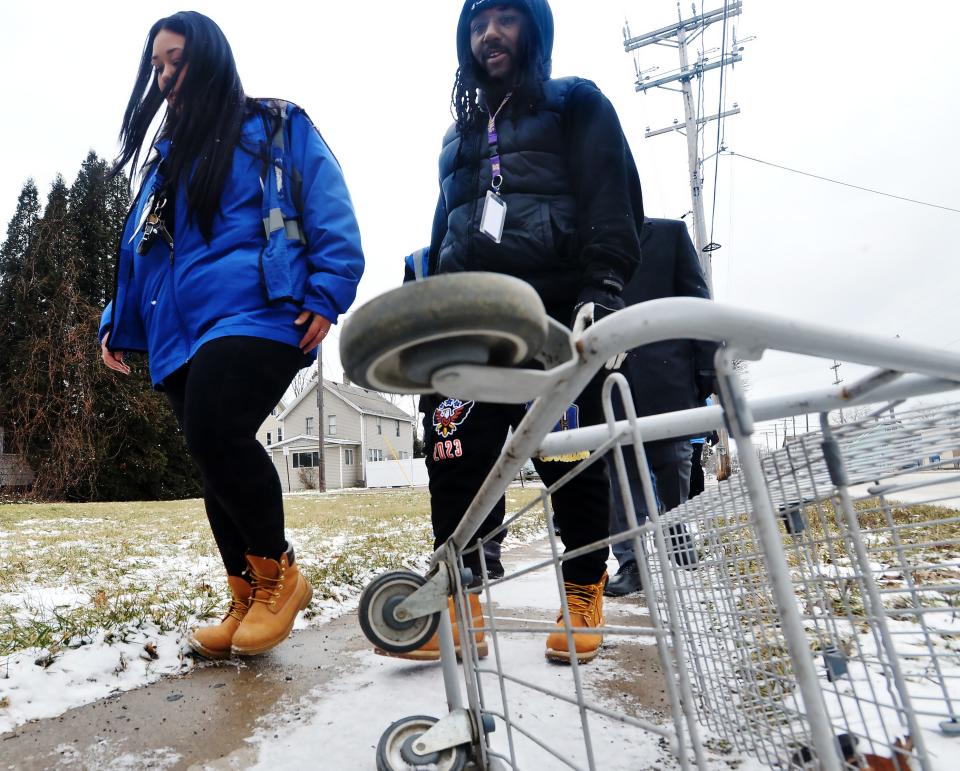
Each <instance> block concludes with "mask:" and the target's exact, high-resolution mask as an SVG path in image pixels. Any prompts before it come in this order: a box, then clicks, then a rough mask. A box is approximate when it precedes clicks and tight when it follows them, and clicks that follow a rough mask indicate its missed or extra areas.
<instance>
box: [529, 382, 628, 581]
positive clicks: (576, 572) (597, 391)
mask: <svg viewBox="0 0 960 771" xmlns="http://www.w3.org/2000/svg"><path fill="white" fill-rule="evenodd" d="M604 375H606V372H605V371H603V372H602V373H600V374H598V375H597V376H596V377H594V379H593V380H592V381H590V384H589V385H588V386H587V387H586V388H585V389H584V390H583V393H582V394H580V396H579V397H578V398H577V400H576V402H575V403H576V405H577V408H578V424H579V425H581V426H591V425H596V424H598V423H604V422H605V421H604V419H603V409H602V406H601V388H602V386H603V378H604ZM534 465H535V466H536V467H537V473H539V474H540V477H541V478H542V479H543V482H544V484H546V485H547V486H548V487H549V486H550V485H552V484H553V483H554V482H556V481H557V480H558V479H560V477H562V476H563V475H564V474H566V473H567V472H568V471H569V470H570V469H571V468H572V467H573V465H575V464H572V463H565V462H562V461H543V460H540V459H534ZM551 504H552V505H553V511H554V517H555V518H556V522H557V525H559V527H560V534H561V536H560V537H561V539H562V540H563V545H564V547H565V548H566V549H567V550H568V551H571V550H573V549H578V548H580V547H581V546H586V545H587V544H589V543H593V542H594V541H601V540H603V539H604V538H606V537H607V536H608V535H609V533H610V478H609V476H608V475H607V464H606V463H605V462H603V461H600V462H597V463H594V464H593V465H592V466H590V468H588V469H586V470H585V471H583V472H582V473H581V474H580V475H578V476H577V477H575V478H574V479H573V480H572V481H570V482H568V483H567V484H565V485H564V486H563V487H561V488H560V489H559V490H557V492H556V493H554V494H553V497H552V499H551ZM609 553H610V550H609V548H608V547H606V546H602V547H600V548H599V549H595V550H594V551H591V552H588V553H587V554H584V555H582V556H580V557H577V558H575V559H572V560H570V561H569V562H564V563H563V577H564V579H565V580H567V581H570V582H572V583H575V584H595V583H596V582H597V581H599V580H600V579H601V578H602V577H603V574H604V571H606V569H607V556H608V555H609Z"/></svg>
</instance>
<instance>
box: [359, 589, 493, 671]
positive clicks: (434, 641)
mask: <svg viewBox="0 0 960 771" xmlns="http://www.w3.org/2000/svg"><path fill="white" fill-rule="evenodd" d="M467 597H468V598H469V601H470V602H469V605H470V615H471V617H472V619H473V620H472V621H471V626H483V608H481V607H480V597H479V596H477V595H476V594H468V595H467ZM447 610H448V611H449V613H450V621H451V623H452V624H453V647H454V649H455V650H456V652H457V658H460V630H459V628H458V627H459V625H458V624H457V614H456V611H455V610H454V609H453V598H452V597H451V598H450V599H449V600H447ZM473 639H474V641H475V642H476V646H477V656H478V657H479V658H481V659H483V658H486V657H487V641H486V640H484V639H483V632H474V635H473ZM373 652H374V653H378V654H380V655H381V656H392V657H393V658H397V659H410V660H411V661H438V660H439V659H440V631H439V630H437V631H436V632H434V633H433V637H431V638H430V639H429V640H427V641H426V642H425V643H424V644H423V645H421V646H420V647H419V648H417V649H416V650H414V651H410V652H408V653H391V652H390V651H385V650H383V649H382V648H374V649H373Z"/></svg>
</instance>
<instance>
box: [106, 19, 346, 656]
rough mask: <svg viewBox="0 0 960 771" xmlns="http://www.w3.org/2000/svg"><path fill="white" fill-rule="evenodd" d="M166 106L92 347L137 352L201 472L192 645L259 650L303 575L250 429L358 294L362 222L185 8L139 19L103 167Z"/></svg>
mask: <svg viewBox="0 0 960 771" xmlns="http://www.w3.org/2000/svg"><path fill="white" fill-rule="evenodd" d="M164 103H166V114H165V116H164V119H163V122H162V124H161V127H160V130H159V132H158V137H157V138H156V139H157V141H155V142H154V144H153V151H152V152H151V153H150V155H149V157H148V158H147V160H146V162H145V163H144V164H143V165H142V167H141V169H140V171H141V175H140V176H141V183H140V188H139V192H138V193H137V195H136V198H135V201H134V204H133V206H132V207H131V210H130V213H129V215H128V218H127V223H126V226H125V228H124V232H123V236H122V238H121V242H120V248H119V251H118V255H117V276H116V288H115V293H114V297H113V301H112V302H111V303H110V304H109V305H108V306H107V308H106V309H105V311H104V314H103V318H102V320H101V326H100V339H101V349H102V350H101V353H102V358H103V361H104V363H105V364H106V365H107V366H108V367H110V368H111V369H113V370H115V371H117V372H120V373H124V374H127V373H129V371H130V370H129V368H128V366H127V365H126V364H125V363H124V360H123V359H124V353H125V352H128V351H143V352H146V353H147V354H149V360H150V372H151V377H152V380H153V384H154V386H155V387H156V388H157V389H159V390H162V391H164V392H165V393H166V395H167V397H168V399H169V400H170V404H171V406H172V407H173V410H174V412H175V414H176V416H177V419H178V421H179V423H180V426H181V428H182V430H183V432H184V435H185V436H186V440H187V446H188V448H189V450H190V453H191V455H192V456H193V458H194V460H195V461H196V462H197V465H198V466H199V468H200V471H201V474H202V476H203V482H204V503H205V505H206V511H207V516H208V518H209V521H210V527H211V529H212V530H213V536H214V539H215V540H216V543H217V547H218V549H219V551H220V554H221V556H222V557H223V562H224V566H225V567H226V570H227V576H228V584H229V586H230V590H231V595H232V599H231V603H230V607H229V611H228V612H227V615H226V616H225V617H224V619H223V621H222V622H221V623H219V624H215V625H212V626H206V627H201V628H199V629H196V630H194V631H193V633H192V635H191V638H190V645H191V647H192V648H193V649H194V650H195V651H197V652H198V653H200V654H201V655H203V656H206V657H210V658H225V657H227V656H229V655H230V654H231V652H232V653H233V654H238V655H254V654H257V653H262V652H263V651H266V650H269V649H270V648H272V647H274V646H275V645H277V644H278V643H280V642H281V641H283V640H284V639H286V637H287V636H288V635H289V634H290V629H291V628H292V626H293V622H294V619H295V617H296V615H297V613H298V612H299V611H300V610H301V609H303V608H305V607H306V605H307V603H308V602H309V601H310V598H311V596H312V589H311V588H310V585H309V583H308V582H307V580H306V578H305V577H304V576H302V575H301V574H300V572H299V570H298V567H297V563H296V561H295V559H294V552H293V548H292V547H290V545H289V544H288V543H287V541H286V539H285V537H284V523H283V502H282V495H281V486H280V480H279V478H278V476H277V473H276V470H275V469H274V466H273V463H272V462H271V460H270V457H269V456H268V455H267V453H266V451H265V450H264V449H263V447H262V446H261V445H260V444H259V442H258V441H257V440H256V431H257V429H258V428H259V426H260V425H261V424H262V423H263V421H264V419H265V418H266V416H267V415H268V414H269V412H270V410H271V409H272V408H273V407H274V406H275V405H276V404H277V403H278V402H279V401H280V398H281V397H282V395H283V393H284V392H285V391H286V389H287V387H288V385H289V383H290V381H291V379H292V378H293V376H294V374H295V373H296V372H297V371H298V370H299V369H301V368H302V367H305V366H307V365H309V363H310V362H311V361H312V360H313V359H314V358H315V357H316V348H317V346H318V345H319V343H320V342H321V341H322V340H323V338H324V336H325V335H326V334H327V331H328V330H329V328H330V325H331V324H332V323H334V322H336V320H337V318H338V316H339V315H340V314H342V313H344V312H345V311H346V310H347V309H348V308H349V307H350V304H351V303H352V302H353V300H354V297H355V295H356V287H357V283H358V282H359V280H360V276H361V274H362V273H363V253H362V251H361V247H360V234H359V231H358V228H357V222H356V218H355V216H354V212H353V208H352V205H351V203H350V196H349V193H348V192H347V188H346V184H345V183H344V180H343V175H342V173H341V170H340V167H339V165H338V163H337V161H336V159H335V158H334V156H333V154H332V153H331V152H330V150H329V148H328V147H327V146H326V144H325V143H324V141H323V139H322V138H321V137H320V135H319V133H318V132H317V130H316V129H315V128H314V126H313V124H312V123H311V122H310V119H309V118H308V117H307V116H306V114H305V113H304V112H303V111H302V110H301V109H299V108H298V107H296V106H294V105H288V104H286V103H282V102H279V103H278V102H267V101H257V100H254V99H251V98H249V97H247V96H245V94H244V92H243V87H242V86H241V84H240V78H239V77H238V75H237V69H236V64H235V62H234V59H233V54H232V52H231V50H230V45H229V43H228V42H227V40H226V38H225V37H224V35H223V32H222V31H221V30H220V28H219V27H218V26H217V25H216V24H215V23H214V22H213V21H212V20H211V19H209V18H207V17H206V16H203V15H201V14H199V13H195V12H184V13H177V14H175V15H173V16H170V17H168V18H164V19H160V20H159V21H158V22H156V23H155V24H154V25H153V27H152V28H151V30H150V34H149V36H148V38H147V42H146V46H145V47H144V52H143V55H142V57H141V61H140V68H139V72H138V75H137V80H136V84H135V86H134V89H133V93H132V95H131V97H130V100H129V103H128V105H127V109H126V112H125V114H124V118H123V126H122V129H121V133H120V138H121V145H122V147H121V151H120V155H119V158H118V159H117V163H116V165H115V167H114V173H120V172H121V171H122V170H123V169H125V168H127V167H129V169H130V177H131V181H132V179H133V176H134V173H135V170H136V168H137V163H138V158H139V155H140V151H141V148H142V147H143V144H144V140H145V139H146V134H147V131H148V129H149V127H150V124H151V121H152V120H153V119H154V116H155V115H156V113H157V111H158V110H159V109H160V108H161V107H162V106H163V105H164Z"/></svg>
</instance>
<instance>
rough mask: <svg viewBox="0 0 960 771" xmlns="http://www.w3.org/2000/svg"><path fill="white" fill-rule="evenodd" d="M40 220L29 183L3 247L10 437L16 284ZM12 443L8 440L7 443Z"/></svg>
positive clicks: (0, 382)
mask: <svg viewBox="0 0 960 771" xmlns="http://www.w3.org/2000/svg"><path fill="white" fill-rule="evenodd" d="M39 217H40V197H39V194H38V192H37V186H36V185H35V184H34V182H33V180H32V179H28V180H27V181H26V183H25V184H24V186H23V188H22V189H21V191H20V196H19V197H18V198H17V209H16V211H15V212H14V215H13V219H11V220H10V223H9V225H8V226H7V237H6V239H5V240H4V242H3V246H0V351H3V352H4V355H2V356H0V429H6V431H7V435H8V436H9V435H10V433H11V430H12V427H11V426H10V425H9V424H8V419H7V416H6V414H5V412H4V399H3V398H2V395H3V389H4V385H5V384H6V382H7V375H8V372H9V369H10V366H11V359H10V355H9V352H10V350H11V349H12V348H13V346H14V345H15V344H16V342H17V339H18V335H19V334H23V330H24V326H23V324H18V323H17V318H16V315H15V312H14V302H13V298H14V284H15V283H16V282H17V280H18V279H19V277H20V274H21V273H22V272H23V265H24V261H25V259H26V254H27V250H28V249H29V247H30V239H31V238H32V237H33V235H34V231H35V229H36V226H37V220H38V219H39ZM8 441H9V440H8Z"/></svg>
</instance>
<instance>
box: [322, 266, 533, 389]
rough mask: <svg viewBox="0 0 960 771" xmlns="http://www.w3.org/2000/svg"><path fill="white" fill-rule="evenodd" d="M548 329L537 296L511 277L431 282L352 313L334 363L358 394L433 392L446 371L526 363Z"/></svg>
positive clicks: (460, 276)
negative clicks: (363, 391)
mask: <svg viewBox="0 0 960 771" xmlns="http://www.w3.org/2000/svg"><path fill="white" fill-rule="evenodd" d="M547 323H548V322H547V314H546V311H545V310H544V307H543V302H542V301H541V300H540V297H539V296H538V295H537V293H536V291H535V290H534V289H533V287H531V286H530V285H529V284H527V283H525V282H523V281H520V280H519V279H516V278H513V277H512V276H505V275H502V274H499V273H480V272H477V273H450V274H445V275H440V276H432V277H431V278H428V279H424V280H422V281H414V282H412V283H408V284H404V285H403V286H402V287H400V288H399V289H394V290H392V291H390V292H386V293H385V294H382V295H380V296H379V297H377V298H376V299H375V300H372V301H371V302H368V303H367V304H366V305H364V306H363V307H361V308H360V309H359V310H357V311H355V312H354V313H353V314H352V315H351V316H350V318H349V319H347V321H346V323H345V324H344V327H343V332H342V333H341V335H340V361H341V363H342V364H343V368H344V371H346V373H347V374H348V375H349V376H350V379H351V380H352V381H353V382H355V383H357V384H358V385H361V386H363V387H364V388H371V389H373V390H374V391H386V392H389V393H412V394H425V393H433V385H432V384H431V378H432V376H433V374H434V373H435V372H437V371H438V370H440V369H443V368H444V367H450V366H454V365H457V364H476V365H491V366H495V367H516V366H520V365H522V364H525V363H527V362H528V361H530V360H531V359H532V358H533V357H534V356H536V355H537V354H538V353H540V350H541V349H542V347H543V344H544V342H545V341H546V339H547Z"/></svg>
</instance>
